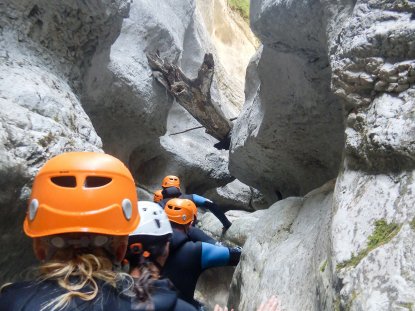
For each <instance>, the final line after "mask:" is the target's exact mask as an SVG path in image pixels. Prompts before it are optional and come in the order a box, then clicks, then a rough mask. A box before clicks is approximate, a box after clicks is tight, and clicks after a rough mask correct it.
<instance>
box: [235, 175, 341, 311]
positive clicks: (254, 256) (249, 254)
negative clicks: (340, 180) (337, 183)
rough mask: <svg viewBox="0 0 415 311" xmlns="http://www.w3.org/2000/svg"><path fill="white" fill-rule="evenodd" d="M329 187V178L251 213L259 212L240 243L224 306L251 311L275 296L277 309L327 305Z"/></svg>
mask: <svg viewBox="0 0 415 311" xmlns="http://www.w3.org/2000/svg"><path fill="white" fill-rule="evenodd" d="M333 188H334V180H333V181H331V182H329V183H327V184H325V185H324V186H322V187H321V188H319V189H317V190H314V191H312V192H310V193H309V194H307V195H306V196H305V197H291V198H287V199H285V200H281V201H278V202H277V203H275V204H274V205H272V206H271V207H270V208H269V209H267V210H264V211H258V212H255V213H253V214H252V216H253V215H255V214H256V213H260V216H259V217H258V219H257V220H256V222H255V225H254V227H255V229H253V230H251V231H250V232H249V233H248V235H249V237H248V239H247V241H246V243H245V244H244V252H243V254H242V261H241V262H240V263H239V265H238V267H237V268H236V271H235V274H234V277H233V280H232V285H231V293H230V297H229V301H228V306H229V307H232V308H235V309H236V310H255V309H256V307H257V306H259V305H260V303H261V302H263V301H264V300H265V299H267V298H269V297H270V296H271V295H276V296H278V297H279V299H280V300H281V302H282V305H283V310H333V300H334V299H333V296H334V292H333V291H332V287H331V275H330V269H329V265H330V258H331V255H330V247H331V243H330V236H329V234H328V232H329V231H330V224H331V218H332V212H331V206H332V201H333ZM241 220H242V218H241ZM236 225H237V224H236Z"/></svg>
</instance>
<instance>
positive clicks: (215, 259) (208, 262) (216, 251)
mask: <svg viewBox="0 0 415 311" xmlns="http://www.w3.org/2000/svg"><path fill="white" fill-rule="evenodd" d="M229 260H230V252H229V249H228V248H227V247H223V246H216V245H212V244H208V243H204V242H203V243H202V270H204V269H207V268H212V267H221V266H226V265H228V264H229Z"/></svg>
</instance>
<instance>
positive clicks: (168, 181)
mask: <svg viewBox="0 0 415 311" xmlns="http://www.w3.org/2000/svg"><path fill="white" fill-rule="evenodd" d="M161 186H162V187H163V188H168V187H176V188H179V189H180V179H179V177H177V176H174V175H167V176H166V177H164V178H163V181H162V182H161Z"/></svg>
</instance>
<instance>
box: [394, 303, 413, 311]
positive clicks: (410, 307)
mask: <svg viewBox="0 0 415 311" xmlns="http://www.w3.org/2000/svg"><path fill="white" fill-rule="evenodd" d="M398 304H399V306H401V307H402V308H406V309H408V310H412V307H413V306H414V304H413V303H412V302H401V303H398Z"/></svg>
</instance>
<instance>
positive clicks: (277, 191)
mask: <svg viewBox="0 0 415 311" xmlns="http://www.w3.org/2000/svg"><path fill="white" fill-rule="evenodd" d="M322 13H323V7H322V4H321V3H320V2H319V1H301V2H299V1H290V2H286V1H276V2H270V1H268V2H266V1H253V2H252V3H251V27H252V29H253V30H254V32H255V34H256V35H257V36H258V37H259V38H260V40H261V42H262V44H263V47H262V48H261V49H259V50H258V51H257V54H256V55H255V57H253V58H252V60H251V63H250V65H249V67H248V69H247V77H246V87H245V95H246V101H245V106H244V109H243V111H242V113H241V115H240V116H239V118H238V120H237V122H236V124H235V128H234V131H233V135H232V143H231V152H230V163H229V169H230V171H231V173H232V174H233V175H234V176H235V177H237V178H238V179H239V180H241V181H242V182H244V183H246V184H248V185H251V186H254V187H256V188H257V189H258V190H260V191H261V192H263V193H264V194H265V195H266V197H267V199H268V201H269V202H275V201H276V200H277V199H278V198H279V197H280V195H282V197H284V198H285V197H287V196H291V195H304V194H306V193H307V192H309V191H310V190H312V189H314V188H316V187H318V186H321V185H322V184H324V183H325V182H326V181H328V180H330V179H332V178H334V177H335V176H337V174H338V169H339V165H340V161H341V155H342V150H343V144H344V127H343V111H342V105H341V102H340V100H339V99H338V98H337V97H335V96H334V95H333V94H332V92H331V90H330V82H331V70H330V63H329V57H328V53H327V45H326V29H325V23H324V20H322V19H321V18H316V17H317V16H321V15H322Z"/></svg>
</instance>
